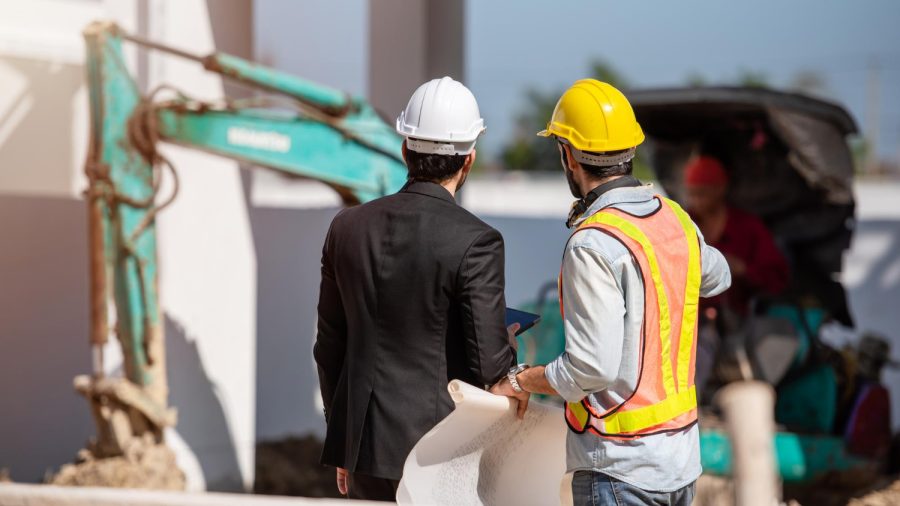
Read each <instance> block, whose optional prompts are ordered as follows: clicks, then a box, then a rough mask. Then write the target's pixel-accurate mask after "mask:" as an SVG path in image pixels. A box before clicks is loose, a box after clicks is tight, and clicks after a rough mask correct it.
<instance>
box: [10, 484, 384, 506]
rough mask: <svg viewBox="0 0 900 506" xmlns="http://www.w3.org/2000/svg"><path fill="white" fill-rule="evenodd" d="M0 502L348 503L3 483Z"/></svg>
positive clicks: (117, 505)
mask: <svg viewBox="0 0 900 506" xmlns="http://www.w3.org/2000/svg"><path fill="white" fill-rule="evenodd" d="M0 504H2V505H3V506H175V505H178V506H331V505H346V504H348V503H347V501H346V500H344V499H307V498H299V497H280V496H261V495H248V494H221V493H196V492H194V493H192V492H158V491H147V490H126V489H114V488H90V487H53V486H50V485H21V484H13V483H8V484H7V483H0ZM353 504H354V505H357V504H358V505H361V506H365V505H367V504H368V505H375V504H384V503H375V502H371V501H353Z"/></svg>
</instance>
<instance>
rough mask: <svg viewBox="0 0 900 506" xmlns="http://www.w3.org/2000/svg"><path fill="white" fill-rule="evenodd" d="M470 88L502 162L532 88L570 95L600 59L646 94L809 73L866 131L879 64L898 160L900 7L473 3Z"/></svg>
mask: <svg viewBox="0 0 900 506" xmlns="http://www.w3.org/2000/svg"><path fill="white" fill-rule="evenodd" d="M466 16H467V20H466V30H467V33H466V58H467V76H466V79H467V81H468V84H469V85H470V87H471V88H472V90H473V91H474V92H475V94H476V96H477V97H478V100H479V104H481V108H482V113H483V115H484V117H485V121H486V123H487V125H488V132H487V134H488V135H487V136H486V137H485V139H484V142H482V147H483V148H484V149H483V151H488V153H485V154H487V155H496V154H497V153H498V151H499V148H500V146H502V144H503V142H505V141H506V140H507V139H508V138H509V136H510V135H511V133H512V118H513V117H514V115H515V113H516V112H517V111H519V110H521V108H522V106H523V104H524V98H523V97H524V90H525V89H527V88H528V87H535V88H538V89H542V90H548V91H550V90H555V89H558V88H563V87H565V86H567V85H568V84H570V83H571V82H572V81H574V80H576V79H578V78H580V77H583V76H584V75H585V74H586V72H587V71H588V69H589V63H590V61H591V60H592V59H593V58H602V59H604V60H606V61H607V62H609V63H611V64H612V65H613V66H614V67H615V68H616V69H618V70H619V71H620V72H621V73H622V74H624V75H625V76H626V77H627V78H628V79H629V81H630V82H631V83H632V84H633V85H634V86H636V87H650V86H672V85H675V86H677V85H682V84H684V83H685V82H686V79H687V77H688V76H689V75H690V74H692V73H693V74H700V75H702V76H704V77H705V78H706V79H707V80H708V81H709V82H710V83H728V82H729V81H733V80H734V79H735V78H736V77H737V76H738V75H739V74H740V72H741V71H742V70H752V71H760V72H762V73H764V74H765V75H766V76H767V77H768V79H769V82H770V83H771V84H772V85H774V86H784V85H787V84H789V83H790V81H791V80H792V78H793V76H794V75H796V73H797V72H799V71H801V70H811V71H815V72H817V73H818V74H820V75H821V76H822V77H823V78H824V80H825V84H826V87H825V93H826V96H827V97H829V98H831V99H833V100H836V101H838V102H840V103H842V104H844V105H845V106H847V107H848V108H849V109H850V110H851V112H852V114H853V116H854V117H855V118H856V120H857V123H858V124H859V126H860V128H865V124H866V116H865V111H866V89H867V80H868V65H869V62H870V61H877V62H878V63H879V65H880V76H881V79H880V97H881V101H880V102H881V113H880V118H881V128H880V132H881V136H880V139H879V142H878V147H879V149H878V150H879V152H880V153H881V155H882V156H886V157H892V158H895V159H896V158H897V157H898V156H900V1H896V0H864V1H838V0H791V1H784V0H752V1H742V2H737V1H731V0H728V1H715V2H710V1H706V2H701V1H696V0H679V1H671V0H642V1H640V2H626V1H619V2H612V1H598V0H594V1H588V0H565V1H554V2H550V1H547V0H544V1H536V0H489V1H488V0H469V1H468V3H467V12H466Z"/></svg>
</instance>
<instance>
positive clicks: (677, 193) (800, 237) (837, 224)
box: [627, 87, 857, 322]
mask: <svg viewBox="0 0 900 506" xmlns="http://www.w3.org/2000/svg"><path fill="white" fill-rule="evenodd" d="M627 95H628V98H629V100H630V101H631V104H632V106H633V107H634V110H635V114H636V115H637V119H638V122H640V124H641V127H642V128H643V129H644V132H645V133H646V134H647V136H648V143H647V146H646V147H645V148H644V150H643V151H644V153H645V154H647V155H649V160H650V163H651V165H652V167H653V169H654V171H655V172H656V174H657V177H658V179H659V181H660V183H661V184H662V186H663V187H664V189H665V190H666V192H667V193H668V194H669V195H671V196H673V198H675V199H676V200H682V199H681V197H682V195H683V184H682V176H683V169H684V166H685V164H686V163H687V161H688V160H690V159H691V158H692V157H694V156H698V155H701V154H707V155H712V156H715V157H717V158H718V159H720V160H721V161H722V163H723V165H724V166H725V168H726V170H727V171H728V174H729V178H730V182H731V184H730V187H729V199H730V200H731V202H732V204H733V205H735V206H736V207H739V208H741V209H744V210H746V211H749V212H751V213H754V214H756V215H757V216H759V217H760V218H762V219H763V221H764V222H765V223H766V224H767V225H768V226H769V228H770V229H771V230H772V232H773V234H774V235H775V238H776V241H777V242H778V244H779V245H780V246H781V248H782V249H783V250H784V251H785V253H786V255H787V256H788V259H789V261H790V263H791V266H792V272H793V274H794V275H793V281H794V283H793V286H794V290H795V291H796V292H797V293H798V295H801V296H803V295H813V296H815V297H816V298H819V299H820V300H822V302H823V304H824V305H825V306H826V307H828V308H829V309H831V311H832V313H833V314H835V316H837V317H839V319H841V320H845V321H846V322H849V315H845V314H841V313H846V305H845V301H843V292H842V289H841V287H840V285H839V284H838V283H837V282H836V281H835V278H836V276H835V274H836V273H839V272H840V271H841V267H842V265H841V263H842V258H843V253H844V251H845V250H846V249H847V248H848V247H849V245H850V239H851V236H852V231H853V216H854V199H853V188H852V182H853V161H852V157H851V152H850V148H849V146H848V144H847V136H848V135H850V134H854V133H856V132H857V129H856V124H855V123H854V121H853V118H851V117H850V115H849V114H848V113H847V111H846V110H844V109H843V108H842V107H840V106H838V105H836V104H833V103H830V102H826V101H823V100H819V99H814V98H811V97H807V96H804V95H799V94H795V93H783V92H778V91H773V90H768V89H762V88H748V87H692V88H673V89H656V90H638V91H632V92H630V93H627ZM838 299H841V300H840V301H838Z"/></svg>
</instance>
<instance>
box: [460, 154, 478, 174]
mask: <svg viewBox="0 0 900 506" xmlns="http://www.w3.org/2000/svg"><path fill="white" fill-rule="evenodd" d="M476 153H477V150H475V149H473V150H472V152H471V153H469V154H468V155H466V163H465V164H463V171H464V172H465V173H468V172H469V171H470V170H472V167H474V166H475V156H476Z"/></svg>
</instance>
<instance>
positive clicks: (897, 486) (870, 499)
mask: <svg viewBox="0 0 900 506" xmlns="http://www.w3.org/2000/svg"><path fill="white" fill-rule="evenodd" d="M895 504H900V479H896V477H895V479H894V480H893V481H892V482H890V483H887V484H884V485H883V486H881V487H878V488H876V489H875V490H873V491H872V492H869V493H868V494H865V495H862V496H861V497H856V498H854V499H851V500H850V502H848V503H847V506H893V505H895Z"/></svg>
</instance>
